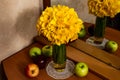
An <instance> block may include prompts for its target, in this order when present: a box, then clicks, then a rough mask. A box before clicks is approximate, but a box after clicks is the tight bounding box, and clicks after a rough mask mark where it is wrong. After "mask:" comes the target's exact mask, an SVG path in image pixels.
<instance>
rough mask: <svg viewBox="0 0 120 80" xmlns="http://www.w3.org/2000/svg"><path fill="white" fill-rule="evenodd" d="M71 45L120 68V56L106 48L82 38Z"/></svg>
mask: <svg viewBox="0 0 120 80" xmlns="http://www.w3.org/2000/svg"><path fill="white" fill-rule="evenodd" d="M70 46H72V47H74V48H76V49H78V50H80V51H82V52H84V53H86V54H88V55H90V56H92V57H94V58H96V59H98V60H100V61H102V62H104V63H106V64H108V65H110V66H112V67H114V68H116V69H120V57H118V56H115V55H113V54H110V53H108V52H106V51H104V50H101V49H98V48H96V47H94V46H91V45H89V44H87V43H86V42H85V41H82V40H80V39H78V40H76V41H74V42H72V43H70Z"/></svg>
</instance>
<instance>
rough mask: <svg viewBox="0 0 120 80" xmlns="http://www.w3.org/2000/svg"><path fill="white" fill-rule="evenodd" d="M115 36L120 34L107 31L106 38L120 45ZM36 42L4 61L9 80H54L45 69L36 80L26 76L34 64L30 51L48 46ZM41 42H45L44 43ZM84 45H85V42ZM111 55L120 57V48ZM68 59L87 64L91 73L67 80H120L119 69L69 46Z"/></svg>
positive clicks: (112, 30)
mask: <svg viewBox="0 0 120 80" xmlns="http://www.w3.org/2000/svg"><path fill="white" fill-rule="evenodd" d="M85 25H86V26H90V25H91V24H88V23H85ZM115 35H118V36H119V35H120V32H119V31H116V30H114V29H111V28H107V29H106V34H105V37H106V38H107V39H110V40H115V41H116V42H117V43H118V44H119V45H120V37H116V36H115ZM36 40H38V42H34V43H32V44H31V45H29V46H28V47H26V48H24V49H22V50H20V51H19V52H17V53H15V54H13V55H12V56H10V57H8V58H6V59H5V60H3V61H2V65H3V68H4V71H5V74H6V77H7V79H8V80H54V79H53V78H51V77H50V76H48V75H47V73H46V70H45V69H41V70H40V74H39V76H38V77H35V78H28V77H27V76H26V75H25V67H26V65H27V64H29V63H32V60H31V58H30V57H29V55H28V52H29V49H30V48H31V47H33V46H38V47H40V48H42V47H43V45H45V44H47V43H46V42H45V40H44V39H41V38H39V39H36ZM39 40H40V42H39ZM41 40H43V42H42V41H41ZM78 41H79V40H78ZM44 42H45V44H44ZM80 42H81V41H80ZM83 44H85V43H84V42H83ZM92 49H94V48H92ZM96 50H97V49H96ZM110 55H115V56H117V57H120V47H119V49H118V50H117V51H116V52H115V53H114V54H110ZM67 57H68V58H69V59H71V60H73V61H75V62H85V63H87V64H88V66H89V73H88V75H87V76H86V77H83V78H80V77H77V76H76V75H73V76H71V77H70V78H68V79H65V80H103V79H111V80H120V77H119V75H120V71H119V70H118V69H116V68H114V67H111V66H109V65H107V64H105V63H104V62H102V61H100V60H98V59H95V58H94V57H92V56H90V55H87V54H84V52H83V51H81V50H78V49H76V48H74V47H72V46H67ZM116 64H117V63H116Z"/></svg>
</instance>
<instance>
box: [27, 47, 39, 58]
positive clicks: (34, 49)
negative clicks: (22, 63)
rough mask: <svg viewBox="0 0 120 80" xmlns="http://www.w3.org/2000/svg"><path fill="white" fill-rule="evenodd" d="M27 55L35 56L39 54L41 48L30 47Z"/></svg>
mask: <svg viewBox="0 0 120 80" xmlns="http://www.w3.org/2000/svg"><path fill="white" fill-rule="evenodd" d="M29 55H30V56H31V57H36V56H38V55H41V49H40V48H39V47H32V48H31V49H30V50H29Z"/></svg>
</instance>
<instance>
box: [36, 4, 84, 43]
mask: <svg viewBox="0 0 120 80" xmlns="http://www.w3.org/2000/svg"><path fill="white" fill-rule="evenodd" d="M82 25H83V22H82V20H81V19H79V18H78V15H77V13H76V12H75V10H74V9H73V8H69V7H67V6H64V5H57V6H53V7H47V8H46V9H45V10H44V11H43V12H42V15H41V16H40V18H39V19H38V22H37V30H38V33H39V34H42V35H43V36H45V37H46V38H47V39H48V40H49V41H51V43H52V44H57V45H60V44H66V43H68V42H69V41H73V40H75V39H77V38H78V32H79V31H80V30H81V27H82Z"/></svg>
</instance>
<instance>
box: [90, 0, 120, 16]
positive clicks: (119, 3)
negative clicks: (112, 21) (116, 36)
mask: <svg viewBox="0 0 120 80" xmlns="http://www.w3.org/2000/svg"><path fill="white" fill-rule="evenodd" d="M88 7H89V13H91V14H94V15H95V16H99V17H104V16H110V17H114V16H115V15H116V14H117V13H119V12H120V0H88Z"/></svg>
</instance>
